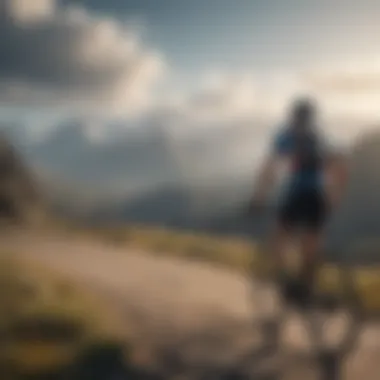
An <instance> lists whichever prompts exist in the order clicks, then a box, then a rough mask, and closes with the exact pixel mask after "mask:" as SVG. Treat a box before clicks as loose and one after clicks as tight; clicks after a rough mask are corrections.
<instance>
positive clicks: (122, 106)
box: [0, 0, 165, 112]
mask: <svg viewBox="0 0 380 380" xmlns="http://www.w3.org/2000/svg"><path fill="white" fill-rule="evenodd" d="M0 23H1V27H0V29H1V31H0V32H1V33H0V57H1V60H0V83H1V90H0V101H1V102H2V103H7V104H38V105H46V106H50V105H58V104H59V105H62V106H69V107H76V108H77V109H80V108H83V107H90V108H91V107H92V109H94V108H96V109H101V108H102V109H105V110H107V111H111V110H113V111H118V110H119V111H120V110H122V111H123V112H127V111H133V110H138V109H141V108H143V107H145V106H146V105H147V104H149V102H150V97H151V95H152V86H154V85H155V83H156V81H157V80H158V79H159V78H160V77H161V75H162V74H163V71H164V66H165V65H164V60H163V58H162V57H161V55H160V54H158V53H157V52H155V51H153V50H150V49H148V48H146V47H145V46H144V45H143V44H142V42H141V41H139V39H138V36H137V35H136V33H135V32H134V30H132V29H128V27H127V26H125V25H123V24H121V23H119V22H118V21H117V20H115V19H111V18H105V17H97V16H94V15H92V14H90V13H88V12H87V11H86V10H84V9H79V8H62V7H59V6H58V5H57V3H56V2H55V1H53V0H33V1H31V0H0ZM94 106H95V107H94Z"/></svg>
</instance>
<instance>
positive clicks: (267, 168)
mask: <svg viewBox="0 0 380 380" xmlns="http://www.w3.org/2000/svg"><path fill="white" fill-rule="evenodd" d="M277 163H278V156H277V155H276V154H270V155H268V156H267V157H266V158H265V159H264V162H263V163H262V165H261V167H260V168H259V172H258V175H257V178H256V182H255V191H254V195H253V199H254V200H255V201H262V200H263V199H265V197H266V195H267V194H268V192H269V190H270V188H271V186H272V185H273V182H274V179H275V174H276V169H277Z"/></svg>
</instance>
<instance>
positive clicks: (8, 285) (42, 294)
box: [0, 254, 128, 380]
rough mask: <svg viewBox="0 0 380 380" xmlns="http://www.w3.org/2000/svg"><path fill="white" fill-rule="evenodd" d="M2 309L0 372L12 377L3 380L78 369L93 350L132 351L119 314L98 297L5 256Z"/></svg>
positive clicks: (0, 265)
mask: <svg viewBox="0 0 380 380" xmlns="http://www.w3.org/2000/svg"><path fill="white" fill-rule="evenodd" d="M0 305H1V309H0V340H1V342H0V373H2V374H7V376H8V377H6V376H5V377H3V376H2V377H1V379H4V380H6V379H12V380H13V379H16V378H17V379H23V378H32V376H35V377H36V378H40V377H41V376H42V375H44V374H47V373H59V372H62V371H65V370H67V369H68V368H75V365H76V364H75V363H77V361H78V360H79V359H80V358H81V357H82V356H83V355H85V353H86V352H87V351H88V350H89V349H90V348H91V347H94V346H104V345H108V346H109V345H114V346H115V345H116V346H118V347H120V350H122V351H123V350H124V348H125V349H126V351H127V348H128V347H125V346H124V342H121V341H120V340H119V339H118V338H117V336H118V332H120V330H119V328H120V327H121V326H120V324H119V321H118V318H117V315H116V313H114V312H113V311H112V310H111V309H110V308H109V307H107V305H106V304H105V303H104V302H103V301H102V300H100V299H99V297H98V296H96V295H95V294H92V293H90V292H89V291H88V290H86V289H84V288H82V287H80V286H79V285H77V284H73V283H72V282H70V281H69V280H68V279H65V278H63V277H62V276H59V275H58V274H57V273H53V272H52V271H49V270H48V269H46V268H44V267H42V266H37V265H34V264H33V265H32V264H31V263H27V262H20V261H16V260H15V259H13V258H11V257H10V255H5V254H1V256H0ZM124 327H125V326H124ZM73 379H76V378H73Z"/></svg>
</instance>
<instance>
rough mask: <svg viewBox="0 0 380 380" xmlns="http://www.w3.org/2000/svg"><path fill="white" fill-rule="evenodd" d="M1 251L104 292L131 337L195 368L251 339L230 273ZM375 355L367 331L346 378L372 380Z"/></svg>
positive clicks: (35, 243)
mask: <svg viewBox="0 0 380 380" xmlns="http://www.w3.org/2000/svg"><path fill="white" fill-rule="evenodd" d="M0 248H2V249H7V250H11V251H12V252H15V253H18V254H19V255H20V256H23V257H28V258H29V259H33V260H37V261H39V262H43V263H44V264H45V265H48V266H49V267H52V268H54V269H56V270H58V271H60V272H62V273H65V274H67V275H68V276H71V277H72V278H73V279H74V280H76V281H81V282H83V283H86V284H88V285H89V286H93V287H98V288H99V289H102V291H106V292H108V293H109V295H110V297H115V300H116V299H117V300H118V301H117V302H119V303H120V305H119V306H120V307H121V309H122V310H123V312H124V315H125V318H126V320H127V323H128V325H129V326H133V329H134V331H136V339H138V338H140V339H142V337H143V336H144V339H145V340H147V339H149V340H150V341H151V342H152V346H155V345H156V347H157V344H160V343H163V342H165V343H168V342H170V343H171V344H172V345H174V346H175V345H176V344H177V345H178V347H179V350H182V351H183V352H185V351H186V354H185V353H184V354H183V355H185V356H187V359H188V360H193V361H196V362H198V364H197V365H199V361H201V360H202V361H204V362H205V363H204V365H207V364H210V363H217V362H220V363H227V362H231V363H233V362H234V361H236V358H237V357H238V355H240V354H242V353H243V352H244V350H245V349H246V348H247V345H248V344H250V339H251V338H252V339H253V336H251V335H252V334H251V333H250V332H249V331H250V330H249V326H250V324H251V323H252V320H253V314H252V310H250V303H249V287H248V281H247V279H245V278H243V277H242V276H240V275H238V274H236V273H233V272H229V271H227V270H222V269H216V268H214V267H212V266H207V265H204V264H197V263H188V262H183V261H180V260H174V259H172V258H171V259H169V258H158V257H154V256H150V255H148V254H144V253H142V252H126V250H125V249H121V248H115V247H110V246H106V245H102V244H100V243H98V242H90V241H84V240H78V241H73V238H72V237H71V238H70V239H68V238H66V237H63V236H56V237H53V236H49V237H47V236H43V237H42V236H39V235H36V234H31V233H23V234H19V233H18V234H17V235H14V234H6V236H2V237H1V241H0ZM290 328H291V330H290V331H291V333H290V334H288V337H287V341H288V343H291V344H292V345H294V346H297V345H299V346H301V345H302V344H303V342H304V338H303V335H304V331H303V329H302V326H301V325H300V324H299V323H297V322H296V321H295V320H294V321H293V323H291V324H290ZM379 357H380V328H377V327H374V326H368V327H367V328H366V329H365V330H364V332H363V334H362V337H361V342H360V350H359V352H358V353H357V354H356V355H355V356H353V357H352V360H351V361H350V364H349V367H350V368H349V371H348V373H347V379H350V380H351V379H352V380H357V379H359V378H360V377H361V376H363V378H364V377H365V378H366V380H371V379H377V378H378V374H379V373H380V362H379V360H378V358H379ZM297 366H298V367H299V368H301V367H306V368H303V370H302V371H305V370H306V369H307V367H308V364H307V362H305V361H303V362H302V363H298V364H297ZM292 367H294V368H293V369H294V370H295V367H296V366H295V365H293V366H292ZM293 376H294V375H292V378H294V377H293ZM303 376H305V372H303ZM371 376H372V377H371ZM304 378H305V377H304ZM310 379H311V377H310Z"/></svg>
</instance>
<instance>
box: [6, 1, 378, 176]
mask: <svg viewBox="0 0 380 380" xmlns="http://www.w3.org/2000/svg"><path fill="white" fill-rule="evenodd" d="M379 17H380V3H379V2H378V1H377V0H373V1H370V0H362V1H360V2H359V1H353V0H336V1H334V2H331V1H327V0H319V1H316V0H303V1H301V0H233V1H232V0H207V1H202V0H193V1H185V0H107V1H106V0H33V1H31V0H0V84H1V86H0V121H2V122H3V123H9V122H10V121H12V122H16V123H19V124H20V123H21V124H23V125H25V126H26V127H27V128H26V129H27V130H28V132H29V133H30V135H32V136H35V135H38V136H41V135H42V136H45V135H46V136H48V133H47V131H49V130H51V129H52V128H57V125H61V124H62V123H63V121H64V120H65V119H67V118H75V119H76V120H80V124H81V125H85V126H86V128H85V130H86V131H87V132H86V133H87V136H89V142H88V143H89V144H92V143H93V142H94V141H95V140H96V141H99V140H102V139H112V136H116V132H115V128H113V127H111V126H110V124H113V125H115V121H117V122H116V124H117V126H118V127H117V128H116V129H117V130H119V129H120V128H122V129H123V128H125V129H126V130H130V129H139V128H141V126H142V125H143V126H146V125H148V124H149V125H150V127H151V128H157V126H160V128H163V127H164V128H166V131H168V132H167V133H169V134H170V135H171V136H173V138H172V140H173V141H177V142H178V141H179V140H180V141H183V139H188V138H190V137H191V138H194V136H196V138H197V139H202V136H207V139H208V141H212V138H211V140H210V137H209V136H210V134H211V136H213V134H215V136H217V135H218V134H220V133H222V134H223V133H225V131H226V129H228V128H229V129H231V130H232V131H233V130H236V131H237V132H236V133H237V134H238V133H240V134H241V131H242V128H243V127H245V126H247V125H248V126H250V128H251V129H252V130H254V131H256V132H257V133H256V132H255V133H256V134H255V133H253V132H252V133H253V135H252V136H255V138H253V137H252V136H251V138H252V139H253V140H255V141H254V142H252V145H247V146H246V147H245V148H244V146H243V145H244V144H242V141H241V139H240V140H239V139H232V141H235V140H237V141H238V142H237V143H236V148H234V149H235V150H234V149H232V148H231V147H229V146H227V148H228V150H229V151H234V152H235V151H236V152H235V153H234V154H235V156H236V157H235V156H231V157H230V159H231V160H232V161H234V160H237V159H239V160H246V159H248V161H249V160H251V161H252V160H253V159H254V158H255V157H256V156H257V154H253V153H252V152H258V151H259V150H260V149H261V150H262V145H263V143H264V141H266V139H267V138H268V137H269V135H270V133H272V129H273V128H274V126H275V125H277V124H279V123H280V122H281V119H282V118H283V116H284V113H285V112H286V110H287V107H288V104H289V102H290V101H291V100H292V99H293V98H294V96H297V95H301V94H302V95H303V94H306V95H311V96H313V97H315V98H316V100H317V101H318V103H319V105H320V110H321V121H322V124H323V125H324V126H326V128H328V129H329V132H330V133H331V134H332V135H334V138H338V139H341V140H342V141H343V140H344V141H349V140H352V139H353V138H354V137H355V136H357V135H358V134H360V133H361V132H362V130H363V126H367V125H376V123H378V122H379V120H380V107H378V105H379V104H380V51H379V49H378V46H379V43H380V37H379V36H380V33H379V32H380V26H379V25H378V20H379ZM63 124H64V123H63ZM247 128H248V127H247ZM243 129H244V128H243ZM227 135H228V136H230V134H228V133H227ZM181 139H182V140H181ZM215 139H216V140H217V138H215ZM243 140H244V137H243ZM210 144H211V143H210ZM231 144H232V142H231ZM239 146H240V149H239ZM211 148H212V147H211V145H208V148H207V149H208V150H209V151H210V152H211V151H218V149H215V148H213V149H211ZM227 148H226V149H227ZM173 150H175V151H177V152H178V151H179V150H180V148H178V146H176V147H175V149H174V148H173ZM243 150H244V152H245V153H244V152H243V153H242V151H243ZM247 152H248V153H247ZM210 154H211V153H210ZM239 157H240V158H239ZM228 159H229V157H227V158H226V160H227V161H228ZM212 160H214V161H218V160H220V157H219V156H218V157H217V158H215V157H214V158H213V159H212ZM212 160H211V161H212ZM240 164H241V163H240ZM212 170H215V166H213V167H212V169H210V171H212ZM206 172H207V171H206ZM207 173H208V172H207ZM205 175H206V174H205ZM206 176H207V175H206Z"/></svg>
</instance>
